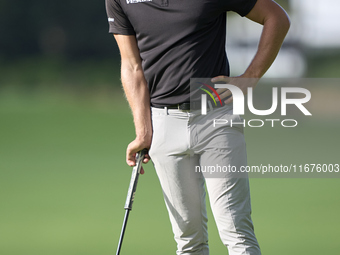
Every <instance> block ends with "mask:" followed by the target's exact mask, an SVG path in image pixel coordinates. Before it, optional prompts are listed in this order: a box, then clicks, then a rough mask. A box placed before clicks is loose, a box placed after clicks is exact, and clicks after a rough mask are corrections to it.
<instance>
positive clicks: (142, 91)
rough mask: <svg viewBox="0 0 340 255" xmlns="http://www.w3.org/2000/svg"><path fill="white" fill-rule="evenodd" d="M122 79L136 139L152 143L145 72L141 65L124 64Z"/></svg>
mask: <svg viewBox="0 0 340 255" xmlns="http://www.w3.org/2000/svg"><path fill="white" fill-rule="evenodd" d="M121 78H122V83H123V88H124V92H125V95H126V98H127V100H128V102H129V105H130V108H131V110H132V114H133V119H134V124H135V130H136V139H137V140H140V141H142V142H145V143H151V138H152V125H151V113H150V95H149V90H148V87H147V83H146V81H145V78H144V74H143V70H142V68H141V66H140V65H136V66H129V64H125V63H124V62H122V70H121ZM145 146H147V147H148V146H150V144H145Z"/></svg>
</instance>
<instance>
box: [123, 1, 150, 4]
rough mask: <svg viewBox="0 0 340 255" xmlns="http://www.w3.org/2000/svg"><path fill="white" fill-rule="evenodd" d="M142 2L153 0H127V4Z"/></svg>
mask: <svg viewBox="0 0 340 255" xmlns="http://www.w3.org/2000/svg"><path fill="white" fill-rule="evenodd" d="M142 2H152V0H126V3H127V4H138V3H142Z"/></svg>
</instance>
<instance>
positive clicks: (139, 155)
mask: <svg viewBox="0 0 340 255" xmlns="http://www.w3.org/2000/svg"><path fill="white" fill-rule="evenodd" d="M145 153H146V150H145V149H144V150H141V151H139V152H137V154H136V165H135V166H134V167H133V169H132V175H131V181H130V186H129V190H128V194H127V197H126V202H125V206H124V208H125V209H126V210H132V203H133V200H134V199H135V193H136V189H137V183H138V177H139V174H140V170H141V168H142V162H143V159H144V155H145Z"/></svg>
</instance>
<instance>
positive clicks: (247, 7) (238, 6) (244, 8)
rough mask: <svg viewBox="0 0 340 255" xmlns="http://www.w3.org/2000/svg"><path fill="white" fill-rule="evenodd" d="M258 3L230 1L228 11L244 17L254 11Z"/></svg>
mask: <svg viewBox="0 0 340 255" xmlns="http://www.w3.org/2000/svg"><path fill="white" fill-rule="evenodd" d="M256 2H257V0H230V1H228V11H234V12H237V13H238V14H239V15H241V16H242V17H243V16H246V15H247V14H248V13H249V12H250V11H251V10H252V9H253V7H254V5H255V4H256Z"/></svg>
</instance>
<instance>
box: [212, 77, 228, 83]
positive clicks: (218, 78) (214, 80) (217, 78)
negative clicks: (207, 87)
mask: <svg viewBox="0 0 340 255" xmlns="http://www.w3.org/2000/svg"><path fill="white" fill-rule="evenodd" d="M219 81H223V82H225V83H228V82H229V81H230V77H228V76H223V75H220V76H216V77H214V78H212V79H211V82H219Z"/></svg>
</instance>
